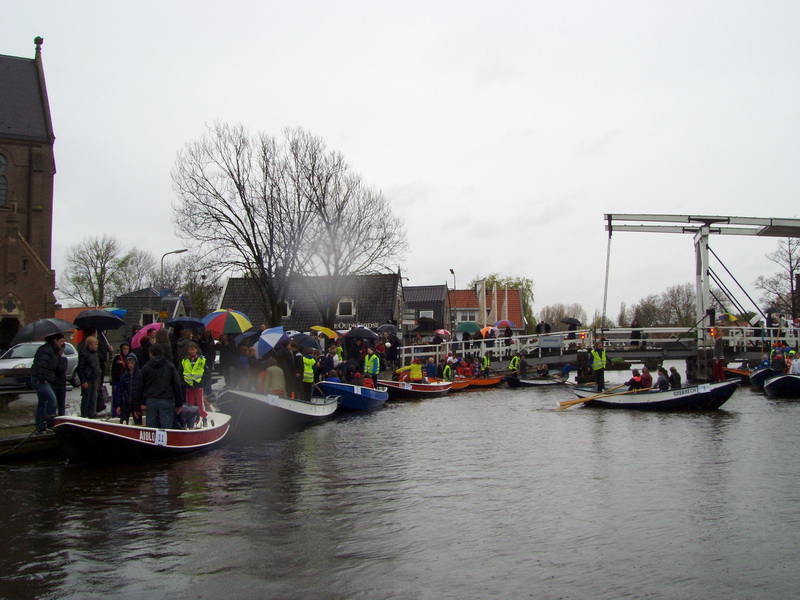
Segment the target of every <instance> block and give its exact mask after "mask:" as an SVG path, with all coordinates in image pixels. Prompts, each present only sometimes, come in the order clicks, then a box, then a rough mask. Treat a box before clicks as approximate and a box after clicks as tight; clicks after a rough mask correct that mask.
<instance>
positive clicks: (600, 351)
mask: <svg viewBox="0 0 800 600" xmlns="http://www.w3.org/2000/svg"><path fill="white" fill-rule="evenodd" d="M591 356H592V372H593V373H594V381H595V383H596V384H597V391H598V392H602V391H603V390H604V389H605V387H606V363H607V361H608V357H607V356H606V349H605V348H604V347H603V340H595V341H594V348H592V352H591Z"/></svg>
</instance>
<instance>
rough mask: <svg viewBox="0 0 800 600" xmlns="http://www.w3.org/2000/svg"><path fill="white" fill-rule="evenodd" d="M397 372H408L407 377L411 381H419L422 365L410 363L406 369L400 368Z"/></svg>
mask: <svg viewBox="0 0 800 600" xmlns="http://www.w3.org/2000/svg"><path fill="white" fill-rule="evenodd" d="M397 370H398V372H401V373H402V372H404V371H409V375H410V376H411V379H415V380H417V381H418V380H420V379H422V365H421V364H419V363H411V364H410V365H408V366H407V367H400V368H399V369H397Z"/></svg>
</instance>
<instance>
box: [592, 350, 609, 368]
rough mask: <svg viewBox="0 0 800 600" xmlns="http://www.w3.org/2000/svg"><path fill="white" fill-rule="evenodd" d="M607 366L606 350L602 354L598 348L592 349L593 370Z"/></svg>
mask: <svg viewBox="0 0 800 600" xmlns="http://www.w3.org/2000/svg"><path fill="white" fill-rule="evenodd" d="M605 368H606V351H605V349H603V353H602V354H600V353H599V352H598V351H597V350H592V371H599V370H600V369H605Z"/></svg>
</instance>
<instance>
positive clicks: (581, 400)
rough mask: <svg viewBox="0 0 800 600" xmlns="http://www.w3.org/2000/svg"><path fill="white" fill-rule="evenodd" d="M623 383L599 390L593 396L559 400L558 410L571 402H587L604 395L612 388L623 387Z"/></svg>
mask: <svg viewBox="0 0 800 600" xmlns="http://www.w3.org/2000/svg"><path fill="white" fill-rule="evenodd" d="M624 385H625V384H624V383H622V384H620V385H618V386H617V387H613V388H611V389H610V390H603V391H602V392H599V393H597V394H595V395H594V396H589V397H588V398H578V399H577V400H565V401H564V402H559V403H558V406H559V407H560V408H559V410H561V409H563V408H568V407H570V406H572V405H573V404H580V403H581V402H588V401H589V400H594V399H595V398H599V397H600V396H605V395H607V394H608V393H609V392H613V391H614V390H618V389H619V388H621V387H624Z"/></svg>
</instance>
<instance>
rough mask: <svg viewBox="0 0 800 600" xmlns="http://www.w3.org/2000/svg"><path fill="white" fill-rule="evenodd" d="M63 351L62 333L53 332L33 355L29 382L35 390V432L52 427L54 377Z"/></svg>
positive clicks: (54, 415)
mask: <svg viewBox="0 0 800 600" xmlns="http://www.w3.org/2000/svg"><path fill="white" fill-rule="evenodd" d="M63 353H64V334H63V333H54V334H52V335H49V336H47V337H46V338H45V342H44V344H42V345H41V346H39V348H38V349H37V350H36V354H35V355H34V357H33V366H32V369H33V374H32V376H31V384H32V385H33V389H34V390H36V397H37V399H38V403H37V405H36V433H37V434H41V433H44V432H45V430H47V429H52V427H53V423H54V421H55V417H56V393H55V389H54V388H55V386H56V377H57V371H58V367H59V358H60V356H61V355H62V354H63Z"/></svg>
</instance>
